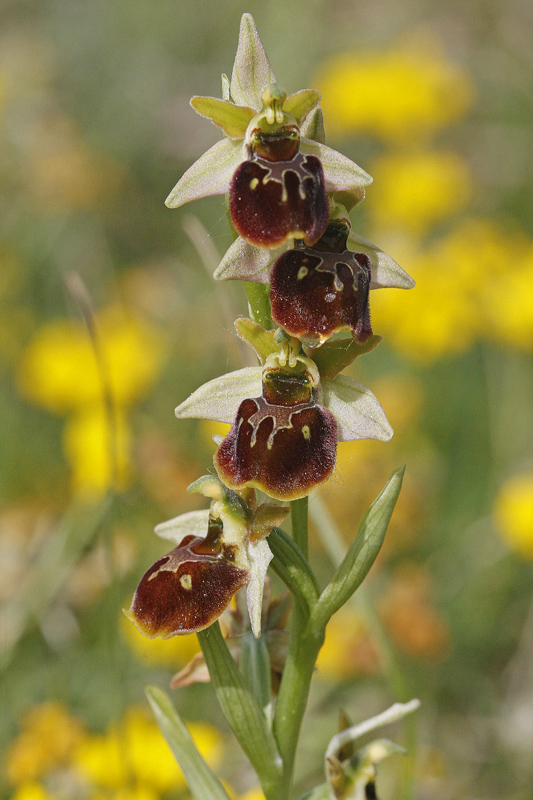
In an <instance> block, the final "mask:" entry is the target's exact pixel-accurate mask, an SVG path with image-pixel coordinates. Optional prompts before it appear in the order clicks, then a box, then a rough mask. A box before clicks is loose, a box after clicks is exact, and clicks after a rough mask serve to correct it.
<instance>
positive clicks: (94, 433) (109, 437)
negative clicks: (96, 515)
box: [63, 403, 132, 495]
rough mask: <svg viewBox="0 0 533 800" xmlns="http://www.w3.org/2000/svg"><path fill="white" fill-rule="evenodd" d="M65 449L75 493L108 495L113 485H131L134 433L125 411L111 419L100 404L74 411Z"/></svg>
mask: <svg viewBox="0 0 533 800" xmlns="http://www.w3.org/2000/svg"><path fill="white" fill-rule="evenodd" d="M63 450H64V453H65V456H66V458H67V461H68V462H69V464H70V466H71V469H72V479H71V480H72V488H73V490H74V491H75V492H79V493H81V494H85V495H97V494H105V492H106V491H107V489H108V488H109V487H110V486H113V487H115V488H116V489H118V490H121V489H124V488H126V487H127V486H128V484H129V482H130V479H131V473H132V466H131V460H130V450H131V432H130V430H129V426H128V423H127V421H126V417H125V415H124V414H123V413H122V412H121V411H116V412H115V413H114V414H113V417H112V419H110V417H109V413H108V411H107V409H106V408H105V406H104V405H103V404H102V403H100V404H96V405H94V406H89V407H88V408H83V409H81V410H80V411H78V412H76V413H74V414H70V415H69V417H68V419H67V422H66V424H65V428H64V430H63Z"/></svg>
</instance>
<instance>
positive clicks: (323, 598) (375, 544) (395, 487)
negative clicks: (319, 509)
mask: <svg viewBox="0 0 533 800" xmlns="http://www.w3.org/2000/svg"><path fill="white" fill-rule="evenodd" d="M404 471H405V467H401V468H400V469H398V470H396V472H394V473H393V475H392V476H391V478H390V480H389V482H388V483H387V485H386V486H385V488H384V489H383V490H382V491H381V493H380V494H379V495H378V497H377V498H376V499H375V500H374V502H373V503H372V505H371V506H370V508H369V509H368V510H367V511H366V512H365V514H364V515H363V518H362V519H361V523H360V525H359V529H358V531H357V535H356V537H355V539H354V540H353V542H352V544H351V545H350V547H349V549H348V552H347V553H346V555H345V557H344V559H343V561H342V563H341V564H340V566H339V567H338V569H337V570H336V572H335V574H334V575H333V577H332V579H331V581H330V582H329V583H328V585H327V586H326V588H325V589H324V591H323V592H322V594H321V595H320V598H319V600H318V603H317V605H316V607H315V610H314V613H313V618H312V622H311V624H312V625H313V626H315V625H316V626H318V629H320V628H321V626H323V625H326V624H327V622H328V620H329V619H330V618H331V617H332V615H333V614H334V613H335V612H336V611H338V610H339V608H341V607H342V606H343V605H344V604H345V603H346V602H347V601H348V600H349V599H350V597H351V596H352V594H353V593H354V592H355V590H356V589H357V588H358V587H359V586H360V585H361V583H362V582H363V580H364V579H365V578H366V576H367V574H368V572H369V570H370V568H371V566H372V564H373V563H374V561H375V559H376V556H377V554H378V553H379V550H380V548H381V545H382V544H383V539H384V538H385V533H386V530H387V526H388V524H389V520H390V518H391V515H392V512H393V510H394V506H395V504H396V500H397V499H398V495H399V493H400V489H401V486H402V480H403V474H404Z"/></svg>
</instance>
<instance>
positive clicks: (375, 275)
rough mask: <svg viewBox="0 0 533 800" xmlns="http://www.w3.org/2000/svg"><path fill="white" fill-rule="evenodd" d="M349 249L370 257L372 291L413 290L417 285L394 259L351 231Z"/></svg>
mask: <svg viewBox="0 0 533 800" xmlns="http://www.w3.org/2000/svg"><path fill="white" fill-rule="evenodd" d="M348 247H349V249H350V250H353V251H354V252H357V253H365V254H366V255H367V256H368V257H369V259H370V266H371V268H372V280H371V283H370V288H371V289H385V288H394V289H412V288H413V286H414V285H415V282H414V280H413V279H412V278H411V276H410V275H408V274H407V272H405V271H404V270H403V269H402V268H401V267H400V266H399V264H397V263H396V261H394V259H392V258H391V257H390V256H388V255H387V254H386V253H384V252H383V250H380V249H379V247H376V245H375V244H372V242H369V241H368V239H363V237H362V236H359V235H358V234H357V233H354V232H353V231H350V233H349V234H348Z"/></svg>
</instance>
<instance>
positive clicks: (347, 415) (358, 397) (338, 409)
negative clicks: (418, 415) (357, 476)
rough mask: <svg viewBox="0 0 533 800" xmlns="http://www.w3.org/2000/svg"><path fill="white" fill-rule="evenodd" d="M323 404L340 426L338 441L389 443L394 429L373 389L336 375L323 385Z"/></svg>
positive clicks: (347, 377) (346, 377) (352, 379)
mask: <svg viewBox="0 0 533 800" xmlns="http://www.w3.org/2000/svg"><path fill="white" fill-rule="evenodd" d="M322 392H323V399H322V401H320V402H322V404H323V405H324V406H326V408H328V409H329V410H330V411H331V413H332V414H333V416H334V417H335V419H336V420H337V425H338V440H339V442H349V441H352V440H355V439H378V440H379V441H381V442H388V441H389V439H390V438H391V437H392V434H393V430H392V428H391V426H390V425H389V422H388V420H387V417H386V416H385V412H384V411H383V409H382V408H381V406H380V404H379V403H378V401H377V400H376V398H375V396H374V395H373V394H372V392H371V391H370V389H367V387H366V386H363V384H362V383H360V382H359V381H358V380H356V379H355V378H351V377H350V376H348V375H337V377H336V378H333V380H331V381H328V383H325V384H324V385H323V386H322Z"/></svg>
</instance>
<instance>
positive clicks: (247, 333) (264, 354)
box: [235, 317, 280, 363]
mask: <svg viewBox="0 0 533 800" xmlns="http://www.w3.org/2000/svg"><path fill="white" fill-rule="evenodd" d="M235 329H236V331H237V335H238V336H239V337H240V338H241V339H242V340H243V341H245V342H246V343H247V344H249V345H250V347H253V349H254V350H255V352H256V353H257V355H258V356H259V358H260V359H261V361H262V362H263V363H264V362H265V361H266V359H267V358H268V356H269V355H271V354H272V353H279V349H280V346H279V344H278V342H277V341H276V339H275V338H274V331H266V330H265V329H264V328H263V327H262V326H261V325H258V324H257V322H252V320H251V319H247V318H246V317H239V318H238V319H236V320H235Z"/></svg>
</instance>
